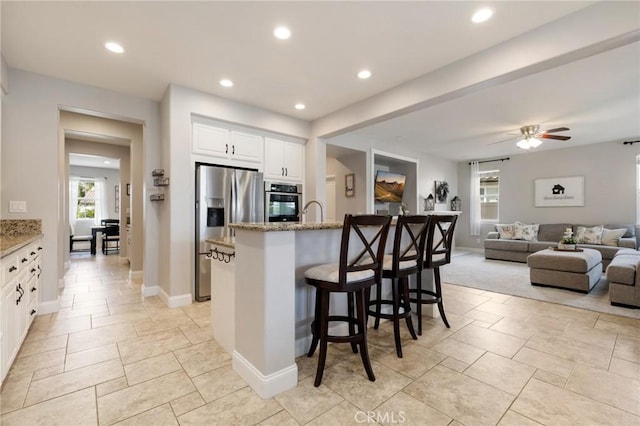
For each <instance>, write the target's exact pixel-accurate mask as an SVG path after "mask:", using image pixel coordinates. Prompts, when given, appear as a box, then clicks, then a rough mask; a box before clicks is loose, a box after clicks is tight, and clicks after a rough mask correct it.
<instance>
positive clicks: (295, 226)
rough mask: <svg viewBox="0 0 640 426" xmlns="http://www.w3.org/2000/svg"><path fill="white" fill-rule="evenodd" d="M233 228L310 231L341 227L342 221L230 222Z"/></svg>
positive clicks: (266, 230) (262, 230)
mask: <svg viewBox="0 0 640 426" xmlns="http://www.w3.org/2000/svg"><path fill="white" fill-rule="evenodd" d="M229 227H230V228H233V229H242V230H245V231H256V232H281V231H310V230H320V229H342V222H324V223H289V222H276V223H265V222H260V223H232V224H230V225H229Z"/></svg>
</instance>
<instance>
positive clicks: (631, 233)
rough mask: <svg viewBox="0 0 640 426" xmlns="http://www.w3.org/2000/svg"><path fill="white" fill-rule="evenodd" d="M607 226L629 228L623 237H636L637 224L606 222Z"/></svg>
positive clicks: (610, 227) (608, 227) (609, 227)
mask: <svg viewBox="0 0 640 426" xmlns="http://www.w3.org/2000/svg"><path fill="white" fill-rule="evenodd" d="M604 227H605V228H607V229H619V228H625V229H626V230H627V232H625V234H624V235H623V236H622V238H630V237H635V236H636V227H635V225H629V224H620V223H618V224H615V223H614V224H611V223H609V224H605V225H604Z"/></svg>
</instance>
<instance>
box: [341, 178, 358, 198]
mask: <svg viewBox="0 0 640 426" xmlns="http://www.w3.org/2000/svg"><path fill="white" fill-rule="evenodd" d="M355 195H356V175H355V173H349V174H348V175H344V196H345V197H353V196H355Z"/></svg>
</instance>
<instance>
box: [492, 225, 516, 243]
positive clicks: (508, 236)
mask: <svg viewBox="0 0 640 426" xmlns="http://www.w3.org/2000/svg"><path fill="white" fill-rule="evenodd" d="M496 230H497V231H498V234H500V239H502V240H513V237H514V236H515V229H514V226H513V223H501V224H498V225H496Z"/></svg>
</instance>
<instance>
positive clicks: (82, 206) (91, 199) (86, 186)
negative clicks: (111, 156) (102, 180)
mask: <svg viewBox="0 0 640 426" xmlns="http://www.w3.org/2000/svg"><path fill="white" fill-rule="evenodd" d="M77 182H78V198H77V200H78V201H77V203H76V205H75V212H76V213H75V217H76V219H94V218H95V217H96V184H95V182H94V181H91V180H78V181H77Z"/></svg>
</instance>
